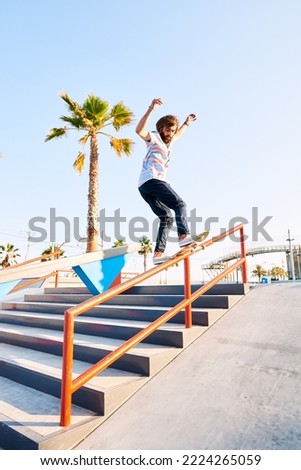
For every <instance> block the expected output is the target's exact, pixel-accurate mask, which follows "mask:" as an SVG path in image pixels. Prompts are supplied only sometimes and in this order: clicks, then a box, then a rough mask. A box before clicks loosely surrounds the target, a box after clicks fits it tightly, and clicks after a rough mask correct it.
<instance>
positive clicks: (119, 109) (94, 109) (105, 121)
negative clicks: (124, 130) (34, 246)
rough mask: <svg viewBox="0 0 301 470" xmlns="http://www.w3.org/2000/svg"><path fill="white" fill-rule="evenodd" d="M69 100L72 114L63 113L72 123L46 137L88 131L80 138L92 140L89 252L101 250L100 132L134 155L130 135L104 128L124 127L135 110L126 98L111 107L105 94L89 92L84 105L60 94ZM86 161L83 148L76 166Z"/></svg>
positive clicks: (118, 148) (119, 149)
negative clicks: (103, 97)
mask: <svg viewBox="0 0 301 470" xmlns="http://www.w3.org/2000/svg"><path fill="white" fill-rule="evenodd" d="M60 96H61V98H62V99H63V100H64V101H65V103H67V106H68V110H69V112H70V115H69V116H61V117H60V119H61V120H62V121H64V122H65V123H67V124H68V125H69V127H67V126H64V127H60V128H53V129H51V130H50V132H49V134H48V135H47V136H46V138H45V142H47V141H49V140H52V139H55V138H59V137H62V136H65V135H66V134H67V133H68V131H69V130H77V131H83V132H85V134H84V135H83V136H82V137H81V138H80V139H79V143H80V144H81V145H83V146H85V144H86V143H87V142H89V144H90V161H89V188H88V216H87V250H86V251H87V253H88V252H91V251H98V232H99V230H98V227H97V222H98V215H99V214H98V212H99V210H98V209H99V200H98V180H99V170H98V161H99V151H98V135H103V136H105V137H108V138H109V139H110V144H111V147H112V148H113V150H114V151H115V153H116V154H117V156H118V157H121V156H122V154H125V155H126V156H130V155H131V153H132V148H133V145H134V142H133V141H132V140H130V139H117V138H115V137H114V136H113V135H111V134H109V133H107V132H104V130H103V129H104V128H105V127H108V126H113V128H114V130H115V131H117V132H118V131H119V130H120V128H121V127H123V126H127V125H129V124H131V123H132V120H133V113H132V111H131V110H130V109H129V108H128V107H126V106H125V105H124V104H123V102H122V101H120V102H118V103H117V104H115V105H114V106H112V107H111V108H110V106H109V103H107V101H104V100H102V99H101V98H99V97H97V96H94V95H91V94H90V95H88V97H87V98H86V100H85V101H84V103H83V105H79V104H78V103H76V102H75V101H73V100H72V99H71V98H70V97H69V96H68V95H67V93H63V94H61V95H60ZM84 162H85V154H84V153H83V152H79V153H78V155H77V158H76V160H75V162H74V163H73V167H74V168H75V170H76V171H78V172H79V173H81V172H82V170H83V167H84Z"/></svg>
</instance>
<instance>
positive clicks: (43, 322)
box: [0, 311, 186, 348]
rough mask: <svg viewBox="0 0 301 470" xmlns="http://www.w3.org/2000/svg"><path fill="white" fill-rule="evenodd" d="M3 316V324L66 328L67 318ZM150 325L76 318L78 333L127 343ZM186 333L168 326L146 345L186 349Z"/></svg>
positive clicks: (179, 327) (174, 325)
mask: <svg viewBox="0 0 301 470" xmlns="http://www.w3.org/2000/svg"><path fill="white" fill-rule="evenodd" d="M0 315H1V322H2V323H10V324H17V325H24V326H31V327H35V328H36V327H43V328H49V329H51V330H59V331H62V330H63V328H64V316H63V315H57V314H49V313H48V314H41V313H39V312H34V313H32V312H31V313H29V312H22V311H18V312H16V311H13V312H11V313H7V312H5V311H2V313H1V312H0ZM149 325H150V323H149V322H145V321H139V320H128V319H115V318H109V319H108V318H94V317H85V316H84V315H82V316H80V317H77V318H76V319H75V333H80V334H84V335H91V336H103V337H108V338H116V339H123V340H127V339H130V338H131V337H132V336H134V335H135V334H137V333H139V332H140V331H142V330H143V329H144V328H146V327H147V326H149ZM185 333H186V328H185V326H184V325H183V324H177V323H168V324H165V325H163V326H161V327H160V328H158V329H157V330H156V331H154V332H153V333H152V334H151V335H150V336H148V337H147V338H146V339H145V340H144V342H146V343H152V344H162V345H165V346H173V347H178V348H182V347H184V337H185Z"/></svg>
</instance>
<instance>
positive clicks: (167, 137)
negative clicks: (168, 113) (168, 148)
mask: <svg viewBox="0 0 301 470" xmlns="http://www.w3.org/2000/svg"><path fill="white" fill-rule="evenodd" d="M159 134H160V137H161V139H162V140H163V142H164V144H170V142H171V140H172V137H170V136H169V135H164V134H163V132H159Z"/></svg>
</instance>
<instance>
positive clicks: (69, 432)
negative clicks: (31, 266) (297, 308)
mask: <svg viewBox="0 0 301 470" xmlns="http://www.w3.org/2000/svg"><path fill="white" fill-rule="evenodd" d="M199 287H200V285H193V286H192V291H195V290H196V289H197V288H199ZM24 292H25V293H24V295H23V296H22V297H21V298H17V299H16V298H11V299H9V296H8V299H7V300H5V301H4V302H3V303H2V305H1V310H0V399H1V405H0V418H1V419H0V421H1V423H0V447H1V448H3V449H41V450H42V449H49V450H50V449H55V450H60V449H72V448H73V447H75V446H76V445H77V444H78V443H79V442H80V441H81V440H82V439H84V438H85V437H86V436H87V435H88V434H90V433H91V432H92V431H93V430H94V429H95V428H97V427H98V426H100V425H101V423H102V422H103V421H104V420H106V419H108V417H109V416H110V415H111V414H112V413H113V412H114V411H115V410H116V409H117V408H119V407H120V406H121V405H122V404H123V403H124V402H125V401H126V400H127V399H128V398H129V397H130V396H132V395H133V394H134V393H135V392H136V391H137V390H138V389H139V388H140V387H142V386H143V385H145V384H146V383H147V382H148V381H149V380H150V379H151V378H152V377H153V376H154V375H155V374H157V373H158V372H159V371H160V370H162V369H163V368H164V367H165V366H166V365H167V364H168V363H169V362H170V361H172V360H174V359H175V358H176V356H177V355H178V354H180V353H181V351H183V349H185V348H186V347H188V346H189V344H191V343H192V342H193V341H195V339H196V338H198V337H199V336H200V335H202V334H203V333H204V332H205V331H206V330H207V329H208V328H209V327H210V326H211V325H212V324H213V323H214V322H216V321H217V320H218V319H219V318H220V317H221V316H222V315H224V314H225V313H226V312H227V310H228V309H229V308H231V307H232V306H233V305H234V304H235V303H236V302H238V301H239V300H240V299H241V298H242V297H243V296H244V295H245V294H246V293H247V292H248V286H247V285H242V284H226V283H220V284H217V285H216V286H214V287H213V288H211V289H210V290H209V291H208V292H207V293H206V295H203V296H201V297H200V298H199V299H197V300H196V301H195V302H194V304H193V312H192V314H193V326H192V328H189V329H187V328H185V325H184V312H180V313H179V314H178V315H176V316H175V317H174V318H173V319H172V320H171V321H170V322H168V323H166V324H165V325H164V326H162V327H161V328H159V329H158V330H157V331H156V332H154V333H153V334H152V335H151V336H150V337H148V338H147V339H146V340H145V341H144V342H142V343H141V344H139V345H137V346H136V347H134V348H133V349H131V350H130V351H128V352H127V353H126V354H125V355H124V356H123V357H122V358H120V359H119V360H118V361H117V362H116V363H115V364H114V367H110V368H108V369H107V370H105V371H104V372H102V373H101V374H100V375H99V376H97V377H95V378H94V379H92V380H90V381H89V383H87V384H86V385H85V386H84V387H83V388H82V389H80V390H78V391H77V392H76V393H75V394H74V395H73V409H72V421H71V425H70V426H69V427H68V428H62V427H60V426H59V420H60V418H59V414H60V387H61V365H62V346H63V319H64V312H65V310H66V309H67V308H70V307H71V306H73V305H76V304H78V303H80V302H83V301H84V300H87V299H88V298H90V297H91V294H89V293H88V291H87V290H86V288H84V287H67V288H45V289H29V290H27V291H24ZM182 299H183V286H181V285H157V286H153V285H149V286H148V285H141V286H136V287H134V288H132V289H129V290H128V291H127V292H126V293H124V294H122V295H119V296H118V297H116V298H115V299H112V300H111V301H109V302H106V303H104V304H102V305H100V306H98V307H94V308H93V309H91V310H90V311H89V312H86V313H85V314H83V315H81V316H80V317H77V318H76V320H75V337H74V367H73V377H74V378H75V377H76V376H78V375H79V374H81V373H82V372H83V371H85V370H86V369H87V368H88V367H89V366H90V365H91V364H94V363H95V362H97V361H99V360H100V359H101V358H103V357H105V356H106V355H107V354H108V353H109V352H111V351H113V350H114V349H115V348H116V347H118V346H119V345H121V344H122V343H123V342H124V341H125V340H127V339H129V338H130V337H132V336H133V335H134V334H136V333H137V332H139V331H141V329H143V328H145V327H146V326H147V325H148V324H149V323H150V322H152V321H154V320H155V319H156V318H158V317H160V316H161V315H162V314H163V313H165V312H166V311H167V310H168V309H169V308H171V307H173V306H174V305H175V304H176V303H178V302H179V301H180V300H182Z"/></svg>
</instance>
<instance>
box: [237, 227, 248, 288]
mask: <svg viewBox="0 0 301 470" xmlns="http://www.w3.org/2000/svg"><path fill="white" fill-rule="evenodd" d="M239 232H240V252H241V257H242V258H243V259H244V263H243V265H242V267H241V273H242V282H243V284H247V282H248V275H247V262H246V244H245V235H244V226H243V225H242V227H241V228H240V229H239Z"/></svg>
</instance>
